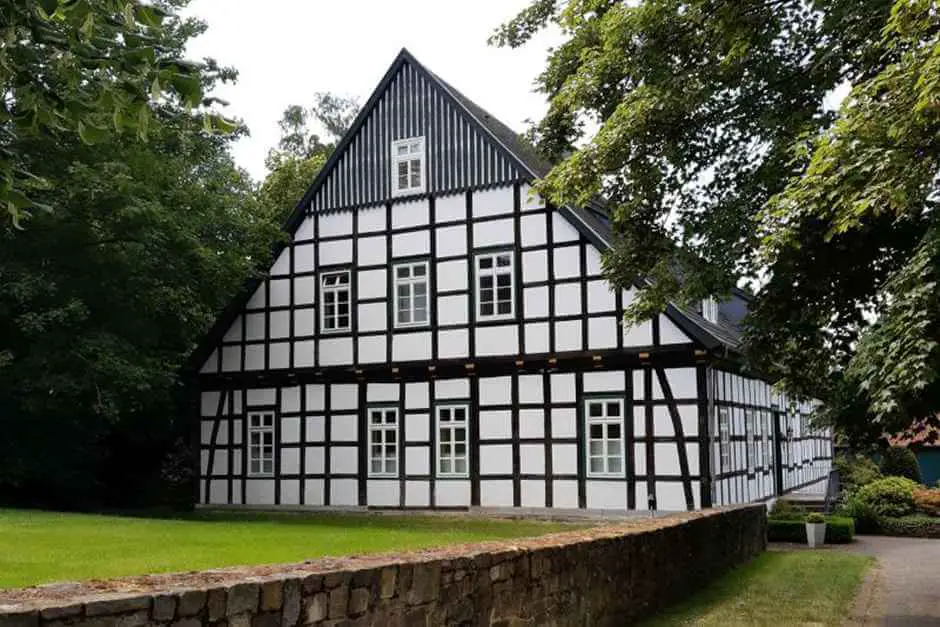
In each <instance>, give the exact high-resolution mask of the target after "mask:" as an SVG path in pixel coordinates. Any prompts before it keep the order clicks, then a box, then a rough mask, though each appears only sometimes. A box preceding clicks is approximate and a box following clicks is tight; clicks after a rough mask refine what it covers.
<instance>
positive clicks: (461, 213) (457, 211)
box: [434, 194, 467, 222]
mask: <svg viewBox="0 0 940 627" xmlns="http://www.w3.org/2000/svg"><path fill="white" fill-rule="evenodd" d="M434 214H435V215H434V220H435V222H452V221H454V220H466V219H467V198H466V196H464V195H463V194H454V195H451V196H440V197H438V198H437V199H435V203H434Z"/></svg>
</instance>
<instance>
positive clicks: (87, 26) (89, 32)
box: [79, 13, 95, 39]
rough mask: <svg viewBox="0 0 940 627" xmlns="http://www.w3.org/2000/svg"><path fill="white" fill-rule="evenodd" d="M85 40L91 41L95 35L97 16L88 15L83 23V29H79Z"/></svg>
mask: <svg viewBox="0 0 940 627" xmlns="http://www.w3.org/2000/svg"><path fill="white" fill-rule="evenodd" d="M79 31H80V32H81V33H82V35H83V36H84V37H85V39H91V38H92V36H94V34H95V14H94V13H88V15H86V16H85V21H84V22H83V23H82V27H81V28H80V29H79Z"/></svg>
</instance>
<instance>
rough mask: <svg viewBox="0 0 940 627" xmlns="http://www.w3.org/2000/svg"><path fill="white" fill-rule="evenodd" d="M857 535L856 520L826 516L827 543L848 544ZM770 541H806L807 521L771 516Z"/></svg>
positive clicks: (768, 528)
mask: <svg viewBox="0 0 940 627" xmlns="http://www.w3.org/2000/svg"><path fill="white" fill-rule="evenodd" d="M854 537H855V521H854V520H852V519H851V518H843V517H841V516H829V517H827V518H826V543H827V544H847V543H849V542H851V541H852V539H853V538H854ZM767 540H768V541H770V542H799V543H801V544H802V543H805V542H806V521H805V520H794V519H792V518H786V519H779V518H771V519H769V520H768V521H767Z"/></svg>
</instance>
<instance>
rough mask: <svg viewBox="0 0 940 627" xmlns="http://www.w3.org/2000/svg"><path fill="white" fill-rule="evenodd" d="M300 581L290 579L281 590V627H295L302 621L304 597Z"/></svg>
mask: <svg viewBox="0 0 940 627" xmlns="http://www.w3.org/2000/svg"><path fill="white" fill-rule="evenodd" d="M302 589H303V588H302V584H301V582H300V580H299V579H288V580H286V581H285V582H284V585H283V587H282V588H281V626H282V627H293V626H294V625H296V624H297V621H298V620H300V604H301V600H302V599H303V596H302V594H301V592H302Z"/></svg>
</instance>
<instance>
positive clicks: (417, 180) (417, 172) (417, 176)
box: [411, 159, 421, 187]
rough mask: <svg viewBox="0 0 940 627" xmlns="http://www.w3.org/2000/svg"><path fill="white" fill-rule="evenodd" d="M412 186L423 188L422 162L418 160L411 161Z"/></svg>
mask: <svg viewBox="0 0 940 627" xmlns="http://www.w3.org/2000/svg"><path fill="white" fill-rule="evenodd" d="M411 186H412V187H421V161H420V160H418V159H412V161H411Z"/></svg>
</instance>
